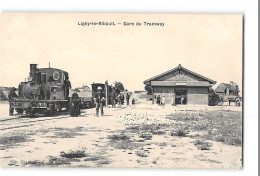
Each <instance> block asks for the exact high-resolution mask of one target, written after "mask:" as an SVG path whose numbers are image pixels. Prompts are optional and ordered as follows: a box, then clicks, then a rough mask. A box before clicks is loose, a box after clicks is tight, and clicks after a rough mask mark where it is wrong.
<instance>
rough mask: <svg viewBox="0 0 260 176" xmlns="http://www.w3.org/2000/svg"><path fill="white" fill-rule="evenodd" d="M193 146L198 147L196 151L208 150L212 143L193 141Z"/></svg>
mask: <svg viewBox="0 0 260 176" xmlns="http://www.w3.org/2000/svg"><path fill="white" fill-rule="evenodd" d="M193 144H194V145H195V146H197V147H198V150H210V147H212V143H209V142H207V141H203V140H195V141H194V142H193Z"/></svg>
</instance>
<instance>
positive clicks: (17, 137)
mask: <svg viewBox="0 0 260 176" xmlns="http://www.w3.org/2000/svg"><path fill="white" fill-rule="evenodd" d="M30 141H33V139H31V138H30V137H29V136H28V134H13V133H11V134H8V136H2V137H0V144H1V146H0V149H1V150H5V149H7V148H10V147H14V146H18V145H20V144H21V143H24V142H30Z"/></svg>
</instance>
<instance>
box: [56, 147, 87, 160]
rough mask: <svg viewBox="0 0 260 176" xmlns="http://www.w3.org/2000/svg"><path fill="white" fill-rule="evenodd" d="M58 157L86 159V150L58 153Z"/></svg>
mask: <svg viewBox="0 0 260 176" xmlns="http://www.w3.org/2000/svg"><path fill="white" fill-rule="evenodd" d="M60 156H61V157H64V158H70V159H72V158H83V157H86V156H87V154H86V149H85V148H82V149H79V150H70V151H68V152H64V151H62V152H60Z"/></svg>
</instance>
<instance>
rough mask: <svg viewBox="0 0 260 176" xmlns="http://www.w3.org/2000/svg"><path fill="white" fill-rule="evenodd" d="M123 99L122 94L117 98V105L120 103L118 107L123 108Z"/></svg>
mask: <svg viewBox="0 0 260 176" xmlns="http://www.w3.org/2000/svg"><path fill="white" fill-rule="evenodd" d="M121 99H122V97H121V94H120V93H119V94H118V96H117V103H118V107H121V102H122V100H121Z"/></svg>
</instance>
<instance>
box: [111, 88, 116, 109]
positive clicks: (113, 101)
mask: <svg viewBox="0 0 260 176" xmlns="http://www.w3.org/2000/svg"><path fill="white" fill-rule="evenodd" d="M111 102H112V108H115V107H116V91H115V88H113V91H112V95H111Z"/></svg>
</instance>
